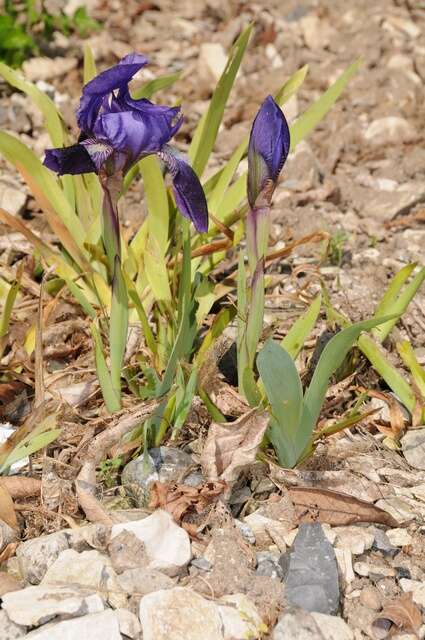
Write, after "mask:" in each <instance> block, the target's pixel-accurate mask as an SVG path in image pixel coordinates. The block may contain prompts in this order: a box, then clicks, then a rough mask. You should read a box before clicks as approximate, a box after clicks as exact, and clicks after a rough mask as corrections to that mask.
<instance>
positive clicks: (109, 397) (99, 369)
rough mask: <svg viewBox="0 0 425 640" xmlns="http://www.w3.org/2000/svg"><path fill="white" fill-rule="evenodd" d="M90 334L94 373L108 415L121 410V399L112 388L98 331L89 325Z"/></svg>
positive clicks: (95, 327) (93, 325)
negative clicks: (94, 364) (92, 345)
mask: <svg viewBox="0 0 425 640" xmlns="http://www.w3.org/2000/svg"><path fill="white" fill-rule="evenodd" d="M91 332H92V336H93V342H94V357H95V362H96V373H97V378H98V380H99V384H100V388H101V389H102V395H103V399H104V401H105V404H106V408H107V409H108V411H109V413H114V412H115V411H119V410H120V409H121V398H120V396H119V395H117V393H116V390H115V389H114V387H113V386H112V380H111V376H110V374H109V369H108V366H107V364H106V359H105V353H104V350H103V344H102V338H101V336H100V333H99V329H98V328H97V326H96V325H95V324H92V325H91Z"/></svg>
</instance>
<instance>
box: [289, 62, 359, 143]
mask: <svg viewBox="0 0 425 640" xmlns="http://www.w3.org/2000/svg"><path fill="white" fill-rule="evenodd" d="M361 63H362V61H361V59H359V60H356V62H353V63H352V64H350V66H349V67H348V68H347V69H346V70H345V71H344V73H342V74H341V75H340V76H339V78H338V79H337V80H336V81H335V82H334V83H333V85H332V86H330V87H329V89H327V91H325V93H324V94H323V95H322V96H320V98H319V99H318V100H317V101H316V102H315V103H314V104H312V105H311V106H310V107H308V109H307V110H306V111H304V113H303V114H301V116H300V117H299V118H298V119H297V121H296V122H295V123H294V124H293V125H292V126H291V150H294V149H295V147H296V146H297V144H298V143H299V142H301V140H303V139H304V138H306V137H307V136H308V135H309V134H310V133H311V131H313V129H314V128H315V127H316V126H317V125H318V124H319V122H321V121H322V120H323V118H324V117H325V116H326V114H327V113H328V112H329V111H330V110H331V108H332V107H333V105H334V104H335V102H336V101H337V100H338V98H339V97H340V95H341V94H342V92H343V91H344V89H345V87H346V86H347V84H348V82H349V80H350V79H351V78H352V77H353V76H354V75H355V74H356V73H357V71H358V70H359V67H360V65H361Z"/></svg>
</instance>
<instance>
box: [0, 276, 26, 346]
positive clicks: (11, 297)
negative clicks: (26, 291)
mask: <svg viewBox="0 0 425 640" xmlns="http://www.w3.org/2000/svg"><path fill="white" fill-rule="evenodd" d="M21 277H22V269H20V270H19V271H18V273H17V275H16V280H14V282H12V284H11V285H10V288H9V291H8V292H7V296H6V301H5V303H4V307H3V312H2V315H1V320H0V338H4V336H5V335H7V333H8V331H9V324H10V317H11V315H12V311H13V305H14V304H15V300H16V296H17V295H18V291H19V289H20V286H21Z"/></svg>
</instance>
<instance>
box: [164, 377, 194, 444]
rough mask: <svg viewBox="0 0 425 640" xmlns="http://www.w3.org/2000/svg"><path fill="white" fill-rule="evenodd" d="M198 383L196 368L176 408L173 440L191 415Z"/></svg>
mask: <svg viewBox="0 0 425 640" xmlns="http://www.w3.org/2000/svg"><path fill="white" fill-rule="evenodd" d="M197 383H198V370H197V369H196V367H194V368H193V369H192V371H191V374H190V376H189V380H188V382H187V385H186V387H184V392H183V395H182V398H181V400H180V402H178V404H177V406H176V410H175V414H174V415H175V417H174V425H173V431H172V434H171V439H172V440H175V439H176V438H177V436H178V434H179V432H180V430H181V428H182V427H183V425H184V423H185V420H186V418H187V416H188V414H189V411H190V408H191V406H192V401H193V398H194V395H195V392H196V386H197Z"/></svg>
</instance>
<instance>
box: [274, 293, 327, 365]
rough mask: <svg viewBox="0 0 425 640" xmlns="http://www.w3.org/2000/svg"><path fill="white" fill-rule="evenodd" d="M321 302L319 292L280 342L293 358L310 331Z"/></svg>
mask: <svg viewBox="0 0 425 640" xmlns="http://www.w3.org/2000/svg"><path fill="white" fill-rule="evenodd" d="M321 304H322V296H321V295H320V294H319V295H318V296H317V298H315V299H314V300H313V302H312V303H311V305H310V306H309V308H308V309H307V311H306V312H305V314H304V315H302V316H301V317H300V318H298V320H296V321H295V322H294V324H293V325H292V327H291V328H290V329H289V331H288V333H287V334H286V336H285V337H284V338H283V340H282V342H281V343H280V344H281V345H282V347H283V348H284V349H285V351H287V352H288V353H289V354H290V356H291V357H292V359H293V360H295V358H296V357H297V356H298V354H299V352H300V351H301V349H302V348H303V346H304V342H305V341H306V340H307V338H308V336H309V335H310V333H311V332H312V330H313V327H314V325H315V324H316V320H317V318H318V316H319V313H320V306H321Z"/></svg>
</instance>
